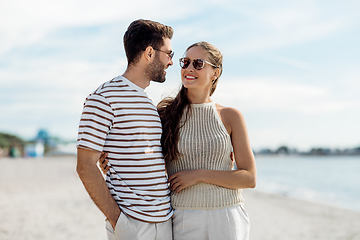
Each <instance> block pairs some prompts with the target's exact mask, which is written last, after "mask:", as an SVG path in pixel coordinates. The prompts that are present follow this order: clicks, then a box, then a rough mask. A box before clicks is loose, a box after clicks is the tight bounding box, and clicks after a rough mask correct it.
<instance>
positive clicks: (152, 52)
mask: <svg viewBox="0 0 360 240" xmlns="http://www.w3.org/2000/svg"><path fill="white" fill-rule="evenodd" d="M154 55H155V50H154V49H153V48H152V47H151V46H148V47H147V48H146V49H145V51H144V53H143V56H144V57H145V59H146V60H147V61H151V58H152V57H153V56H154Z"/></svg>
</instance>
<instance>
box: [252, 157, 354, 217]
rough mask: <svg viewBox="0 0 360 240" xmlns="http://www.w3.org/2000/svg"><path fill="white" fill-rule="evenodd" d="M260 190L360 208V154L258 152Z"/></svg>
mask: <svg viewBox="0 0 360 240" xmlns="http://www.w3.org/2000/svg"><path fill="white" fill-rule="evenodd" d="M256 165H257V186H256V189H257V190H259V191H263V192H267V193H273V194H278V195H283V196H287V197H291V198H296V199H299V200H305V201H310V202H317V203H322V204H327V205H332V206H336V207H340V208H345V209H349V210H355V211H359V212H360V174H359V170H360V156H321V157H319V156H288V155H278V156H256Z"/></svg>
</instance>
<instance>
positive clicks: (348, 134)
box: [0, 0, 360, 150]
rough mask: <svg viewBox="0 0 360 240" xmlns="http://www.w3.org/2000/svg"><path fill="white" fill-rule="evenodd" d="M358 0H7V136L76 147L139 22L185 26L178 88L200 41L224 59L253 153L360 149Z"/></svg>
mask: <svg viewBox="0 0 360 240" xmlns="http://www.w3.org/2000/svg"><path fill="white" fill-rule="evenodd" d="M359 12H360V2H359V1H358V0H353V1H352V0H345V1H333V0H326V1H325V0H324V1H321V0H311V1H310V0H303V1H288V0H286V1H285V0H274V1H266V0H253V1H248V0H238V1H228V0H222V1H215V0H207V1H201V0H199V1H163V0H153V1H146V0H143V1H122V0H103V1H94V0H87V1H85V0H61V1H60V0H54V1H52V0H48V1H44V0H32V1H25V0H1V2H0V131H1V132H6V133H11V134H16V135H18V136H20V137H22V138H24V139H26V140H30V139H32V138H34V137H35V136H36V134H37V132H38V131H39V129H46V130H47V131H48V132H49V133H50V135H51V136H55V137H59V138H62V139H64V140H75V139H76V137H77V128H78V124H79V119H80V115H81V111H82V106H83V102H84V99H85V98H86V96H87V95H88V94H89V93H91V92H92V91H93V90H95V89H96V88H97V87H98V86H99V85H100V84H102V83H103V82H106V81H108V80H111V79H112V78H113V77H116V76H118V75H121V74H122V73H123V72H124V71H125V69H126V64H127V61H126V57H125V52H124V48H123V41H122V38H123V34H124V32H125V31H126V29H127V27H128V25H129V24H130V23H131V22H132V21H134V20H136V19H140V18H142V19H151V20H155V21H158V22H161V23H163V24H166V25H170V26H172V27H173V29H174V37H173V39H172V48H173V51H174V52H175V56H174V65H173V66H172V67H170V68H169V69H168V71H167V81H166V82H165V83H163V84H160V83H152V84H151V85H150V87H148V88H147V89H146V92H147V93H148V95H149V96H150V97H151V98H152V99H153V101H154V103H155V104H156V103H157V102H158V101H160V99H161V98H162V97H166V96H169V95H172V94H174V93H176V91H177V90H178V89H179V87H180V84H181V78H180V67H179V64H178V59H179V58H181V57H182V56H183V54H184V51H185V49H186V48H187V47H188V46H189V45H191V44H192V43H194V42H197V41H207V42H210V43H212V44H214V45H215V46H217V47H218V48H219V49H220V50H221V51H222V53H223V55H224V62H223V65H224V72H223V75H222V76H221V78H220V80H219V83H218V87H217V90H216V91H215V93H214V95H213V97H212V100H213V101H216V102H218V103H219V104H221V105H224V106H229V107H234V108H237V109H239V110H240V111H241V112H242V114H243V115H244V117H245V120H246V124H247V128H248V132H249V137H250V142H251V145H252V148H253V149H255V150H260V149H262V148H272V149H276V148H277V147H279V146H281V145H286V146H289V147H290V148H297V149H299V150H309V149H310V148H313V147H330V148H352V147H358V146H360V94H359V90H360V46H359V43H360V15H359Z"/></svg>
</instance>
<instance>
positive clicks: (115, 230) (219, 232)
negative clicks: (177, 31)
mask: <svg viewBox="0 0 360 240" xmlns="http://www.w3.org/2000/svg"><path fill="white" fill-rule="evenodd" d="M172 35H173V30H172V28H171V27H169V26H165V25H163V24H160V23H158V22H154V21H149V20H136V21H134V22H132V23H131V24H130V26H129V27H128V29H127V31H126V33H125V35H124V46H125V52H126V56H127V59H128V66H127V69H126V71H125V73H124V74H123V75H122V76H119V77H116V78H114V79H112V80H110V81H108V82H105V83H104V84H102V85H101V86H100V87H99V88H98V89H96V90H95V91H94V92H93V93H91V94H90V95H89V96H88V97H87V98H86V100H85V103H84V109H83V113H82V117H81V120H80V126H79V135H78V141H77V148H78V160H77V172H78V174H79V177H80V179H81V180H82V182H83V184H84V186H85V188H86V190H87V192H88V193H89V195H90V197H91V198H92V200H93V201H94V203H95V204H96V205H97V206H98V208H99V209H100V210H101V211H102V212H103V213H104V215H105V216H106V217H107V221H106V229H107V235H108V239H114V240H115V239H116V240H123V239H126V240H128V239H129V240H130V239H139V240H140V239H141V240H142V239H144V240H145V239H146V240H155V239H158V240H160V239H161V240H170V239H175V240H177V239H248V235H249V220H248V216H247V214H246V212H245V210H244V208H243V199H242V197H241V189H242V188H253V187H254V186H255V182H256V167H255V160H254V156H253V153H252V150H251V147H250V144H249V139H248V136H247V130H246V126H245V122H244V119H243V116H242V115H241V113H240V112H239V111H238V110H236V109H233V108H228V107H223V106H221V105H218V104H217V103H215V102H212V101H211V99H210V96H211V95H212V94H213V92H214V91H215V88H216V85H217V82H218V79H219V77H220V75H221V73H222V55H221V52H220V51H219V50H218V49H217V48H216V47H214V46H213V45H211V44H209V43H207V42H199V43H195V44H193V45H191V46H190V47H189V48H188V49H187V50H186V53H185V56H184V57H183V58H181V59H180V66H181V68H182V69H181V79H182V88H181V90H180V91H179V93H178V94H177V96H176V97H175V98H173V99H171V98H166V99H164V100H162V101H161V102H160V103H159V104H158V106H157V108H156V107H155V106H154V105H153V103H152V101H151V100H150V99H149V98H148V96H147V95H146V93H145V92H144V89H145V88H146V87H147V86H149V84H150V81H155V82H164V81H165V75H166V69H167V68H168V67H169V66H171V65H173V61H172V57H173V55H174V53H173V52H172V49H171V38H172ZM160 119H161V120H160ZM232 151H233V152H234V159H235V160H233V158H232V157H231V153H232ZM101 152H106V153H107V154H106V155H105V154H101ZM105 158H106V160H105ZM97 161H100V162H103V163H102V167H104V166H105V170H104V172H107V176H106V181H104V179H103V176H102V174H101V172H100V171H99V169H98V167H97ZM234 162H235V164H236V166H237V169H236V170H234V168H233V166H234ZM165 163H166V164H165ZM106 166H107V167H106ZM170 195H171V200H170Z"/></svg>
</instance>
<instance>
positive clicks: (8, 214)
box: [0, 156, 360, 240]
mask: <svg viewBox="0 0 360 240" xmlns="http://www.w3.org/2000/svg"><path fill="white" fill-rule="evenodd" d="M75 165H76V159H75V157H73V156H69V157H45V158H39V159H31V158H26V159H6V158H0V239H1V240H10V239H11V240H14V239H16V240H17V239H26V240H35V239H36V240H39V239H51V240H56V239H62V240H63V239H71V240H80V239H81V240H83V239H87V240H92V239H94V240H95V239H106V232H105V229H104V224H105V223H104V216H103V215H102V213H101V212H100V211H99V210H98V209H97V208H96V206H95V205H94V204H93V203H92V201H91V199H90V198H89V196H88V195H87V193H86V191H85V189H84V187H83V186H82V183H81V182H80V180H79V179H78V177H77V174H76V172H75ZM244 198H245V201H246V202H245V208H246V209H247V211H248V213H249V215H250V221H251V233H250V239H251V240H298V239H299V240H300V239H304V240H305V239H306V240H309V239H310V240H311V239H314V240H315V239H316V240H322V239H324V240H325V239H326V240H332V239H334V240H335V239H337V240H359V239H360V212H355V211H349V210H343V209H340V208H336V207H331V206H326V205H322V204H316V203H310V202H305V201H299V200H295V199H290V198H287V197H282V196H276V195H270V194H266V193H262V192H258V191H256V190H245V191H244Z"/></svg>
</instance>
